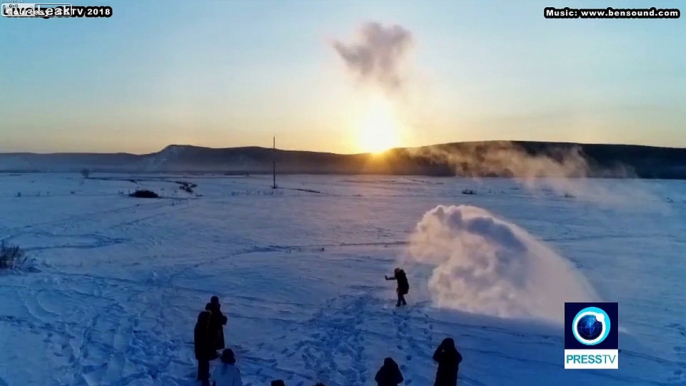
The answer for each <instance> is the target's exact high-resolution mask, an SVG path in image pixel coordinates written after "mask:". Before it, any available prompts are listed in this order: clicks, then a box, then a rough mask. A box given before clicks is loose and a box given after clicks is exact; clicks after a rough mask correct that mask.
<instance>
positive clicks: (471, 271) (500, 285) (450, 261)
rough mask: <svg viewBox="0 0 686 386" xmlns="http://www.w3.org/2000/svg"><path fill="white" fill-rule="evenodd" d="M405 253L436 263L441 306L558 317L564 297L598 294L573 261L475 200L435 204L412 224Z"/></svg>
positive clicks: (435, 289)
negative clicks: (476, 205)
mask: <svg viewBox="0 0 686 386" xmlns="http://www.w3.org/2000/svg"><path fill="white" fill-rule="evenodd" d="M409 248H410V250H409V252H410V255H411V256H412V257H413V258H414V259H416V260H417V261H419V262H422V263H428V264H432V265H433V266H434V267H435V268H434V270H433V274H432V276H431V278H430V279H429V291H430V292H431V295H432V298H433V301H434V303H435V304H436V305H437V306H439V307H445V308H453V309H460V310H463V311H467V312H473V313H479V314H485V315H491V316H498V317H505V318H535V319H543V320H548V321H553V322H561V321H562V318H563V305H564V302H569V301H578V302H584V301H596V300H598V296H597V295H596V293H595V291H594V290H593V288H592V287H591V285H590V284H589V283H588V282H587V280H586V279H585V278H584V277H583V276H582V275H581V273H579V272H578V271H577V270H576V269H575V267H574V266H573V265H572V264H571V263H570V262H569V261H567V260H566V259H564V258H563V257H561V256H560V255H558V254H557V253H555V252H554V251H553V250H551V249H550V248H549V247H548V246H546V245H545V244H544V243H543V242H541V241H539V240H536V239H535V238H534V237H533V236H531V235H530V234H529V233H528V232H526V231H525V230H524V229H522V228H520V227H518V226H516V225H514V224H512V223H510V222H507V221H506V220H504V219H501V218H498V217H496V216H494V215H493V214H491V213H489V212H488V211H486V210H484V209H481V208H478V207H474V206H465V205H460V206H438V207H436V208H434V209H432V210H430V211H429V212H427V213H426V214H424V217H423V218H422V220H421V221H420V222H419V223H418V224H417V227H416V229H415V232H414V234H413V235H412V237H411V240H410V247H409Z"/></svg>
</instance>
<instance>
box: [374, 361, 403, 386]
mask: <svg viewBox="0 0 686 386" xmlns="http://www.w3.org/2000/svg"><path fill="white" fill-rule="evenodd" d="M374 380H375V381H376V384H377V385H378V386H398V384H399V383H402V382H403V381H404V380H405V379H404V378H403V374H402V373H401V372H400V369H399V368H398V364H397V363H395V361H394V360H393V359H392V358H386V359H384V361H383V366H381V368H380V369H379V371H378V372H377V373H376V377H375V378H374Z"/></svg>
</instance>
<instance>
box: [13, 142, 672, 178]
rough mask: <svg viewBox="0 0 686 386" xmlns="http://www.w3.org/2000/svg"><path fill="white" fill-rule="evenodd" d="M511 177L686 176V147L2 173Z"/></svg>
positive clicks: (234, 157)
mask: <svg viewBox="0 0 686 386" xmlns="http://www.w3.org/2000/svg"><path fill="white" fill-rule="evenodd" d="M274 159H276V161H277V168H278V171H279V172H280V173H295V174H383V175H427V176H455V175H460V176H480V177H484V176H505V177H536V178H538V177H641V178H682V179H683V178H686V149H672V148H657V147H648V146H633V145H589V144H573V143H550V142H503V141H492V142H464V143H452V144H443V145H435V146H426V147H420V148H399V149H393V150H390V151H388V152H386V153H385V154H384V155H383V156H378V155H374V154H332V153H318V152H305V151H291V150H277V151H276V152H275V153H274V152H273V151H272V149H267V148H261V147H239V148H225V149H214V148H205V147H197V146H187V145H170V146H168V147H166V148H164V149H163V150H161V151H160V152H157V153H152V154H144V155H133V154H123V153H122V154H94V153H90V154H88V153H64V154H32V153H5V154H0V171H50V172H65V171H72V172H73V171H79V170H81V169H83V168H87V169H91V170H93V171H96V172H108V171H109V172H113V171H116V172H138V173H141V172H220V173H233V174H246V173H247V174H259V173H271V171H272V163H273V161H274Z"/></svg>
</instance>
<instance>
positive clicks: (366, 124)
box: [357, 98, 400, 153]
mask: <svg viewBox="0 0 686 386" xmlns="http://www.w3.org/2000/svg"><path fill="white" fill-rule="evenodd" d="M357 142H358V144H359V146H360V149H361V150H362V151H365V152H370V153H382V152H384V151H386V150H389V149H391V148H394V147H398V146H399V145H400V124H399V122H398V121H397V119H396V115H395V113H394V111H393V106H392V105H391V103H390V102H389V101H387V100H385V99H382V98H374V99H372V100H371V101H370V103H369V107H368V108H367V111H366V113H365V114H364V116H363V117H362V120H361V122H360V125H359V128H358V137H357Z"/></svg>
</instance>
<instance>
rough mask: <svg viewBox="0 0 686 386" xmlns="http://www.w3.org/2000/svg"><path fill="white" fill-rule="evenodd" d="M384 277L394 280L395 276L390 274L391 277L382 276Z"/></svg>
mask: <svg viewBox="0 0 686 386" xmlns="http://www.w3.org/2000/svg"><path fill="white" fill-rule="evenodd" d="M384 277H385V278H386V280H395V276H391V277H388V276H384Z"/></svg>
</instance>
